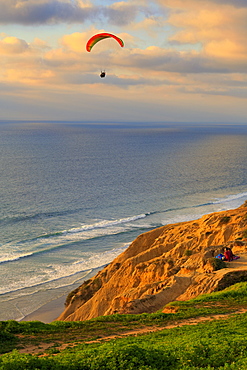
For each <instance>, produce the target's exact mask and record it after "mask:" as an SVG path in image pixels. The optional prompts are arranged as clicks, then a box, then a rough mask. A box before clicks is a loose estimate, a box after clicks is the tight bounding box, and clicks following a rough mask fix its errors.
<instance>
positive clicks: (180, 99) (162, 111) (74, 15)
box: [0, 0, 247, 124]
mask: <svg viewBox="0 0 247 370" xmlns="http://www.w3.org/2000/svg"><path fill="white" fill-rule="evenodd" d="M99 32H110V33H113V34H116V35H117V36H119V37H121V38H122V40H123V41H124V44H125V46H124V47H123V48H121V47H120V46H119V45H118V43H117V42H116V41H115V40H113V39H106V40H103V41H100V42H99V43H97V44H96V45H95V46H94V48H93V49H92V50H91V52H87V51H86V43H87V41H88V39H89V38H90V37H91V36H93V35H94V34H96V33H99ZM246 35H247V0H148V1H146V0H126V1H111V0H104V1H103V0H0V53H1V59H0V120H68V121H83V122H198V123H200V122H203V123H207V122H211V123H214V122H219V123H242V124H245V123H247V42H246ZM101 69H103V70H105V71H106V77H105V78H103V79H101V78H100V77H99V74H100V71H101Z"/></svg>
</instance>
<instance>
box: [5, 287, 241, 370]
mask: <svg viewBox="0 0 247 370" xmlns="http://www.w3.org/2000/svg"><path fill="white" fill-rule="evenodd" d="M167 307H168V308H171V309H175V310H176V312H175V313H170V314H169V313H162V312H157V313H154V314H141V315H117V314H116V315H111V316H102V317H98V318H96V319H92V320H88V321H84V322H53V323H51V324H44V323H41V322H39V321H33V322H16V321H2V322H0V349H1V353H2V356H0V370H2V369H3V370H7V369H10V370H15V369H18V370H21V369H51V370H52V369H56V370H58V369H66V370H70V369H71V370H72V369H85V370H87V369H93V370H97V369H109V370H114V369H117V370H121V369H123V370H125V369H126V370H131V369H138V370H139V369H140V370H149V369H168V368H169V370H179V369H183V370H195V369H198V370H202V369H206V370H213V369H219V370H235V369H236V370H237V369H238V370H245V369H246V368H247V341H246V339H245V338H246V330H247V314H244V313H243V314H241V315H240V314H235V315H233V316H232V317H229V318H227V316H226V318H225V319H224V320H213V321H211V322H204V323H200V324H197V325H192V326H189V325H186V326H180V327H175V328H173V329H165V330H159V331H155V328H157V329H158V328H159V329H160V328H163V327H165V326H166V325H167V324H172V323H173V324H175V323H177V324H178V325H179V324H180V325H181V324H182V322H183V321H184V320H187V319H189V318H197V317H198V316H204V317H205V316H209V317H213V315H216V314H219V313H221V314H229V313H231V314H233V313H234V312H237V311H238V310H239V309H242V308H246V309H247V283H238V284H235V285H233V286H230V287H228V288H227V289H225V290H223V291H220V292H215V293H211V294H205V295H201V296H199V297H197V298H195V299H192V300H189V301H184V302H172V303H170V304H169V305H167ZM136 329H143V330H146V329H152V330H154V332H152V333H149V334H142V335H138V336H136V335H132V336H131V335H127V336H124V337H122V338H118V339H117V338H115V339H112V340H109V338H108V339H107V338H106V337H107V336H111V335H112V336H113V335H117V336H120V337H121V335H122V334H123V333H126V332H131V331H132V330H133V331H134V330H136ZM97 339H101V340H100V341H97V342H91V341H93V340H97ZM89 342H90V343H89ZM44 343H46V344H47V343H48V347H49V348H48V349H46V350H44V349H42V348H43V344H44ZM49 344H50V345H49ZM62 344H63V345H64V347H66V348H65V349H62V348H61V345H62ZM30 345H34V346H36V347H37V350H36V353H37V354H36V355H31V354H27V353H24V354H23V353H20V352H19V351H18V349H19V350H21V349H22V350H23V351H24V352H25V349H26V352H27V348H28V346H30ZM225 354H227V356H225ZM41 355H42V356H41Z"/></svg>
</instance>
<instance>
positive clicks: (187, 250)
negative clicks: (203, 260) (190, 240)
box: [184, 249, 193, 257]
mask: <svg viewBox="0 0 247 370" xmlns="http://www.w3.org/2000/svg"><path fill="white" fill-rule="evenodd" d="M192 253H193V251H192V250H190V249H186V251H185V252H184V255H185V256H186V257H189V256H191V255H192Z"/></svg>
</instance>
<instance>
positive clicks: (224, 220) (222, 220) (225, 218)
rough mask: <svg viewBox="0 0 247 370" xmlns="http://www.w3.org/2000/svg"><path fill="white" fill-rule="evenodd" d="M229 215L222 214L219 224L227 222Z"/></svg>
mask: <svg viewBox="0 0 247 370" xmlns="http://www.w3.org/2000/svg"><path fill="white" fill-rule="evenodd" d="M230 219H231V217H230V216H224V217H222V218H221V220H220V223H221V224H227V223H228V222H229V221H230Z"/></svg>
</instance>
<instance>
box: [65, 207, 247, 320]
mask: <svg viewBox="0 0 247 370" xmlns="http://www.w3.org/2000/svg"><path fill="white" fill-rule="evenodd" d="M229 244H231V245H232V247H233V248H232V249H233V252H234V253H237V254H239V255H240V257H241V255H242V257H241V258H240V260H237V261H236V262H230V263H229V264H228V265H227V268H224V269H222V270H217V271H214V268H213V266H212V257H213V256H215V255H216V254H218V253H219V252H221V251H222V249H223V247H224V246H226V245H229ZM245 253H247V202H245V204H244V205H243V206H241V207H239V208H237V209H235V210H229V211H223V212H217V213H212V214H209V215H206V216H203V217H202V218H201V219H199V220H196V221H189V222H181V223H177V224H172V225H166V226H163V227H160V228H157V229H154V230H152V231H149V232H147V233H144V234H142V235H140V236H139V237H138V238H136V239H135V240H134V241H133V242H132V244H131V245H130V246H129V247H128V249H127V250H126V251H125V252H123V253H122V254H121V255H119V256H118V257H117V258H116V259H115V260H114V261H113V262H112V263H110V264H109V265H108V266H106V267H105V268H104V269H103V270H102V271H100V272H99V273H98V274H97V275H96V276H95V277H94V278H92V279H90V280H88V281H86V282H84V283H83V284H82V285H81V286H80V287H79V288H78V289H76V290H75V291H74V292H71V294H70V295H69V296H68V298H67V301H66V309H65V310H64V312H63V313H62V315H60V317H59V318H58V320H69V321H74V320H87V319H90V318H93V317H97V316H101V315H109V314H113V313H142V312H155V311H157V310H158V309H162V308H163V307H164V306H165V305H166V304H167V303H168V302H170V301H174V300H186V299H189V298H193V297H196V296H197V295H199V294H202V293H209V292H212V291H216V290H219V289H223V288H225V287H226V286H228V285H230V284H232V283H233V282H237V281H243V280H247V268H246V266H245V265H241V262H239V261H242V260H243V258H244V255H245Z"/></svg>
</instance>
